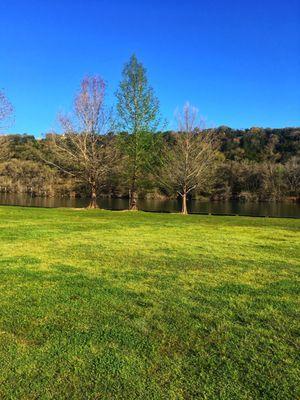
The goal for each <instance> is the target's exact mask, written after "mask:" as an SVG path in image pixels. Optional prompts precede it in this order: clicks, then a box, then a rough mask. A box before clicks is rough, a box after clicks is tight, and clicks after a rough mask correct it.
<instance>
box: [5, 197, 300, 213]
mask: <svg viewBox="0 0 300 400" xmlns="http://www.w3.org/2000/svg"><path fill="white" fill-rule="evenodd" d="M99 202H100V204H101V207H102V208H106V209H110V210H126V209H127V208H128V200H127V199H110V198H102V199H100V200H99ZM88 203H89V199H77V198H76V199H74V198H71V199H69V198H58V197H57V198H45V197H31V196H29V195H26V194H25V195H24V194H7V193H0V205H18V206H30V207H74V208H82V207H86V206H87V205H88ZM138 205H139V208H140V209H141V210H144V211H158V212H178V211H179V210H180V207H181V204H180V202H179V201H177V200H139V202H138ZM188 208H189V211H190V212H192V213H212V214H235V215H253V216H270V217H294V218H300V203H293V202H277V203H273V202H272V203H252V202H245V203H243V202H237V201H223V202H221V201H220V202H209V201H199V200H193V201H191V202H189V204H188Z"/></svg>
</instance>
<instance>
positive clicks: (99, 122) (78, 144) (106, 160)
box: [44, 76, 118, 208]
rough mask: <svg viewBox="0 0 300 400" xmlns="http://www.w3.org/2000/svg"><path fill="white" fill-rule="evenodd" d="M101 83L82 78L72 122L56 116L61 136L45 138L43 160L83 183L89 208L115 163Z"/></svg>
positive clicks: (67, 118)
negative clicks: (45, 156)
mask: <svg viewBox="0 0 300 400" xmlns="http://www.w3.org/2000/svg"><path fill="white" fill-rule="evenodd" d="M104 98H105V83H104V81H103V80H102V79H101V78H100V77H97V76H94V77H86V78H84V79H83V81H82V83H81V89H80V91H79V93H78V94H77V95H76V97H75V100H74V114H75V118H72V117H68V116H62V115H61V116H60V117H59V121H60V124H61V126H62V128H63V134H62V135H58V134H55V133H52V134H49V135H48V141H47V143H48V151H49V150H50V154H51V159H49V158H47V159H45V158H44V160H45V161H46V162H47V163H48V164H51V165H54V166H56V167H57V168H58V169H60V170H61V171H63V172H65V173H66V174H69V175H71V176H73V177H74V178H75V179H76V180H78V181H80V182H84V183H86V184H87V185H88V186H89V188H90V192H91V201H90V204H89V208H97V207H98V203H97V193H98V192H99V190H100V189H101V188H103V186H105V184H106V180H107V177H108V176H109V174H110V172H111V171H112V169H113V168H114V167H115V166H116V164H117V160H118V154H117V146H115V145H114V140H115V139H114V136H113V135H111V134H109V131H110V123H111V115H110V112H109V110H108V109H107V108H106V107H105V105H104Z"/></svg>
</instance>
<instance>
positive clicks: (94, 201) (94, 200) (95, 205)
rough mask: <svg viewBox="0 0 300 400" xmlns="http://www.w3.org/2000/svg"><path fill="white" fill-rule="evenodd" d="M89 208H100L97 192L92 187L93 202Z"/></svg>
mask: <svg viewBox="0 0 300 400" xmlns="http://www.w3.org/2000/svg"><path fill="white" fill-rule="evenodd" d="M88 208H99V206H98V204H97V190H96V187H95V186H92V193H91V201H90V204H89V205H88Z"/></svg>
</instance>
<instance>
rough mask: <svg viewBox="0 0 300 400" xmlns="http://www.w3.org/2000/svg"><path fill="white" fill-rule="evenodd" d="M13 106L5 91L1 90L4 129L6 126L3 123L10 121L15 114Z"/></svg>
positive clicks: (0, 124)
mask: <svg viewBox="0 0 300 400" xmlns="http://www.w3.org/2000/svg"><path fill="white" fill-rule="evenodd" d="M13 111H14V109H13V106H12V104H11V102H10V101H9V100H8V98H7V97H6V96H5V93H4V92H3V91H1V90H0V129H3V128H4V127H5V126H3V124H5V122H6V123H8V124H9V123H10V122H11V121H9V120H10V119H11V118H12V115H13Z"/></svg>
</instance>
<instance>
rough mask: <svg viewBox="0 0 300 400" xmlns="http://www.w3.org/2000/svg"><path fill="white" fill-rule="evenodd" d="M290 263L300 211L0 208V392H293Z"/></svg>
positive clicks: (138, 395)
mask: <svg viewBox="0 0 300 400" xmlns="http://www.w3.org/2000/svg"><path fill="white" fill-rule="evenodd" d="M299 259H300V221H299V220H288V219H266V218H265V219H264V218H246V217H213V216H196V215H193V216H187V217H184V216H181V215H175V214H174V215H172V214H170V215H169V214H164V215H163V214H150V213H130V212H110V211H86V210H72V209H57V210H54V209H33V208H13V207H0V273H1V279H0V286H1V290H0V398H1V399H56V400H60V399H222V400H223V399H228V400H229V399H230V400H236V399H282V400H288V399H292V400H296V399H299V398H300V393H299V384H300V368H299V362H300V358H299V354H300V353H299V292H300V290H299V286H300V285H299V267H300V265H299Z"/></svg>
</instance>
